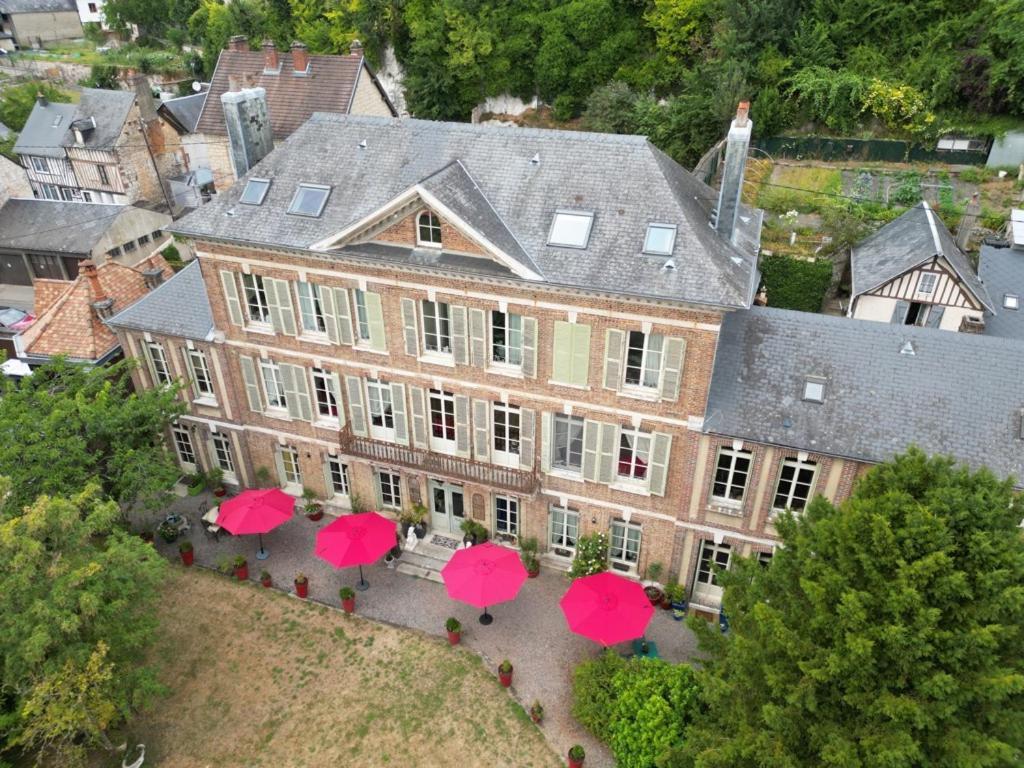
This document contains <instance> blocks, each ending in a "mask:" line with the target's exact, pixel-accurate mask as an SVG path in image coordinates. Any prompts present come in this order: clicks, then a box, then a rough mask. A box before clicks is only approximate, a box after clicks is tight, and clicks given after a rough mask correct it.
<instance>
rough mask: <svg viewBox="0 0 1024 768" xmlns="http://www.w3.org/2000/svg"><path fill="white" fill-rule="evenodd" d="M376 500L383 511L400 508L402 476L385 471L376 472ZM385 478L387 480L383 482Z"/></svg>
mask: <svg viewBox="0 0 1024 768" xmlns="http://www.w3.org/2000/svg"><path fill="white" fill-rule="evenodd" d="M376 474H377V498H378V499H379V500H380V505H381V506H382V507H384V508H385V509H398V510H400V509H401V508H402V476H401V475H399V474H398V473H397V472H390V471H388V470H386V469H378V470H377V472H376ZM385 478H387V479H386V480H385Z"/></svg>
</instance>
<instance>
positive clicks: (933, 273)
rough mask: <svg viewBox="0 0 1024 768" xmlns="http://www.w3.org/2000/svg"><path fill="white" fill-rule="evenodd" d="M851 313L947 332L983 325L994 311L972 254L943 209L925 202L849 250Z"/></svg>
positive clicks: (856, 315)
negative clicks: (962, 246)
mask: <svg viewBox="0 0 1024 768" xmlns="http://www.w3.org/2000/svg"><path fill="white" fill-rule="evenodd" d="M850 270H851V273H852V296H851V300H850V309H849V312H848V314H849V316H850V317H855V318H857V319H860V320H874V321H877V322H883V323H894V324H896V325H917V326H927V327H930V328H942V329H943V330H948V331H960V330H975V331H977V330H980V328H981V323H982V322H983V314H984V312H986V311H989V312H991V311H994V309H995V308H994V306H993V304H992V300H991V298H989V295H988V292H987V291H986V290H985V286H984V285H983V284H982V282H981V280H980V279H979V278H978V275H977V274H976V273H975V271H974V267H973V266H972V265H971V262H970V261H969V260H968V259H967V256H966V255H965V254H964V252H963V251H961V250H960V248H959V247H958V246H957V244H956V241H955V240H954V239H953V236H952V235H951V234H950V233H949V230H948V229H946V226H945V225H944V224H943V223H942V220H941V219H940V218H939V216H938V214H937V213H935V211H933V210H932V208H931V206H929V205H928V203H927V202H924V201H922V202H920V203H918V204H917V205H915V206H914V207H913V208H910V209H909V210H907V211H906V212H905V213H903V214H902V215H901V216H900V217H899V218H897V219H894V220H893V221H891V222H889V223H888V224H886V225H885V226H884V227H882V228H881V229H879V230H878V231H877V232H875V233H874V234H873V235H871V236H870V237H868V238H866V239H864V240H862V241H861V242H859V243H857V245H855V246H854V247H853V249H852V252H851V254H850Z"/></svg>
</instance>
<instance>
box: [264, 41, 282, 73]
mask: <svg viewBox="0 0 1024 768" xmlns="http://www.w3.org/2000/svg"><path fill="white" fill-rule="evenodd" d="M280 69H281V62H280V60H279V59H278V58H277V47H276V46H275V45H274V41H273V40H264V41H263V71H264V72H278V71H280Z"/></svg>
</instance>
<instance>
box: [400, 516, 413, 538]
mask: <svg viewBox="0 0 1024 768" xmlns="http://www.w3.org/2000/svg"><path fill="white" fill-rule="evenodd" d="M398 523H399V525H400V526H401V528H402V538H403V539H404V538H406V537H408V535H409V529H410V528H412V527H413V525H415V524H416V519H415V513H413V511H412V510H410V509H403V510H402V512H401V514H399V516H398Z"/></svg>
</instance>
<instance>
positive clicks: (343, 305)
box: [327, 288, 356, 344]
mask: <svg viewBox="0 0 1024 768" xmlns="http://www.w3.org/2000/svg"><path fill="white" fill-rule="evenodd" d="M327 292H328V293H332V294H334V312H335V314H336V315H337V320H336V325H335V327H336V328H337V329H338V341H339V342H341V343H342V344H355V341H356V339H355V335H354V333H353V332H352V308H351V305H350V304H349V300H348V291H346V290H345V289H344V288H330V289H328V290H327Z"/></svg>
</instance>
